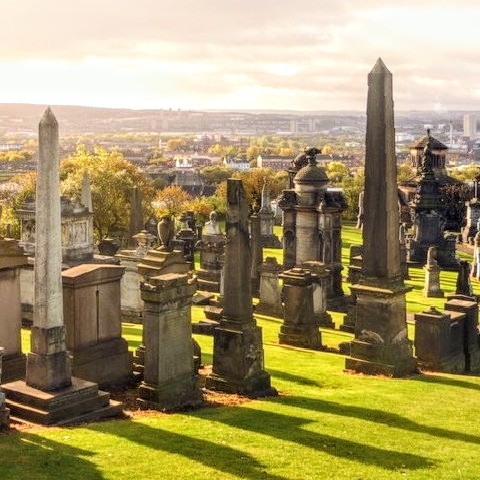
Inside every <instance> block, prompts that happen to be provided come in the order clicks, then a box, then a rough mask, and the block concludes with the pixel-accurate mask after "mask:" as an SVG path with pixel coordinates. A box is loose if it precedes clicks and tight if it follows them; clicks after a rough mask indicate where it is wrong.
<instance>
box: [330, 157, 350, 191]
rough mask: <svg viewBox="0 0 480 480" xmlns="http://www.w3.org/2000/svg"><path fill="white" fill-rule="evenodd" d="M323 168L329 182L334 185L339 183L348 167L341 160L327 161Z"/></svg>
mask: <svg viewBox="0 0 480 480" xmlns="http://www.w3.org/2000/svg"><path fill="white" fill-rule="evenodd" d="M325 170H326V173H327V176H328V179H329V180H330V182H332V183H333V184H336V185H338V184H341V183H342V181H343V179H344V178H345V177H347V176H348V168H347V167H346V165H345V164H344V163H342V162H329V163H328V164H327V167H326V169H325Z"/></svg>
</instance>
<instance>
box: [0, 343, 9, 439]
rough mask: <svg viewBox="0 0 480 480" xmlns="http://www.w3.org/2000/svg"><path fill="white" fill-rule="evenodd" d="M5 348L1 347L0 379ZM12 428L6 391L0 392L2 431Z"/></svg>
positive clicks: (0, 378)
mask: <svg viewBox="0 0 480 480" xmlns="http://www.w3.org/2000/svg"><path fill="white" fill-rule="evenodd" d="M3 352H4V349H3V348H2V347H0V381H2V380H3V377H2V357H3ZM9 428H10V409H8V408H7V407H6V406H5V393H3V392H0V431H2V430H8V429H9Z"/></svg>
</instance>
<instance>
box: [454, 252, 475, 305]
mask: <svg viewBox="0 0 480 480" xmlns="http://www.w3.org/2000/svg"><path fill="white" fill-rule="evenodd" d="M458 263H459V268H458V276H457V284H456V288H455V293H456V294H457V295H466V296H467V297H473V289H472V283H471V282H470V263H469V262H468V261H467V260H459V262H458Z"/></svg>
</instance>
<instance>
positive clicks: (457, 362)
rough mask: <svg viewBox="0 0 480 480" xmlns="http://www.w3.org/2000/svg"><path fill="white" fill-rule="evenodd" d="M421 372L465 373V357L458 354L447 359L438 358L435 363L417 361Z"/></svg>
mask: <svg viewBox="0 0 480 480" xmlns="http://www.w3.org/2000/svg"><path fill="white" fill-rule="evenodd" d="M417 364H418V366H419V368H420V369H422V370H429V371H434V372H448V373H465V355H463V354H459V355H454V356H451V357H448V358H439V359H437V360H436V361H423V360H417Z"/></svg>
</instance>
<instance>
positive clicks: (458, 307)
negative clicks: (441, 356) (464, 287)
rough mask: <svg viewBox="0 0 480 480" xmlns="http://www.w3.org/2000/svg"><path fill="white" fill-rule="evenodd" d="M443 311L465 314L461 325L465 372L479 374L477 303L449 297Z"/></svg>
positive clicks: (479, 351)
mask: <svg viewBox="0 0 480 480" xmlns="http://www.w3.org/2000/svg"><path fill="white" fill-rule="evenodd" d="M447 300H448V301H447V303H445V309H446V310H449V311H455V312H461V313H464V314H465V321H464V323H463V347H464V352H465V370H466V371H467V372H472V373H479V372H480V344H479V332H478V303H477V302H476V300H475V299H474V298H472V297H467V296H464V295H449V296H448V297H447Z"/></svg>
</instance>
